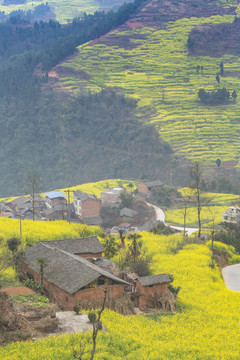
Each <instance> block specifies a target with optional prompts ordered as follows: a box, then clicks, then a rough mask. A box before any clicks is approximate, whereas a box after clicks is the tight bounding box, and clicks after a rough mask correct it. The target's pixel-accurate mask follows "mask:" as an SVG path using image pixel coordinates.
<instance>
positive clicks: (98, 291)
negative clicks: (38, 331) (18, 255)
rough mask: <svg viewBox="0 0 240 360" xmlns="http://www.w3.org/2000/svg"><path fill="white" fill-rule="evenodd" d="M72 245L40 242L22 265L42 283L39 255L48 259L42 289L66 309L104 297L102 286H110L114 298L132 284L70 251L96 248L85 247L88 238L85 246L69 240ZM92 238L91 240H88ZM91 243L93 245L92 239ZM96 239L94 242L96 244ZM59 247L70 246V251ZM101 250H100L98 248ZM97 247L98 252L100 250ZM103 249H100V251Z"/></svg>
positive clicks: (88, 250) (84, 250) (86, 250)
mask: <svg viewBox="0 0 240 360" xmlns="http://www.w3.org/2000/svg"><path fill="white" fill-rule="evenodd" d="M69 240H70V245H71V246H68V245H67V242H66V241H65V240H63V241H64V244H63V243H61V244H60V241H57V242H56V241H55V242H53V241H51V242H50V241H49V242H47V241H45V242H42V241H41V242H39V243H38V244H36V245H35V246H33V247H31V248H29V249H28V250H27V251H26V259H25V260H24V264H23V268H24V269H25V270H26V271H27V273H28V274H29V275H30V276H31V277H32V278H33V279H34V281H36V282H40V280H41V274H40V265H39V262H38V259H39V258H42V259H44V260H45V266H44V273H43V277H42V284H43V288H44V290H45V291H46V293H47V294H48V295H49V297H50V298H52V299H54V300H55V301H57V302H58V303H59V304H61V305H62V306H63V307H64V308H65V309H69V310H72V309H73V306H74V305H75V304H76V303H79V304H80V306H84V304H88V303H89V301H96V300H102V299H103V297H104V292H103V291H102V287H103V286H107V288H108V295H109V297H110V298H112V299H115V298H117V297H119V296H121V294H123V293H124V292H125V289H126V286H127V287H129V286H130V284H129V283H128V282H126V281H124V280H122V279H120V278H118V277H117V276H115V275H113V274H111V273H110V272H108V271H105V270H104V269H102V268H100V267H99V266H96V265H94V264H93V263H91V262H90V261H88V260H87V259H86V258H84V257H82V256H77V255H74V254H73V253H71V251H74V252H76V251H77V252H79V251H80V253H81V254H82V253H84V254H85V255H86V252H88V254H89V253H90V252H91V251H93V252H94V253H95V250H96V249H95V248H93V249H91V248H86V247H84V246H86V244H87V243H86V240H87V239H86V238H85V240H83V242H82V244H84V246H83V248H82V249H79V247H78V246H77V241H76V240H81V239H69ZM88 240H89V239H88ZM89 243H90V244H92V242H91V240H89ZM95 243H96V242H95V241H93V244H95ZM60 247H62V248H64V247H67V248H68V252H67V251H65V250H63V249H61V248H60ZM98 250H101V249H98ZM98 250H97V251H98ZM100 252H101V251H100Z"/></svg>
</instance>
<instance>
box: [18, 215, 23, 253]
mask: <svg viewBox="0 0 240 360" xmlns="http://www.w3.org/2000/svg"><path fill="white" fill-rule="evenodd" d="M19 213H20V242H21V248H23V243H22V211H21V210H20V212H19Z"/></svg>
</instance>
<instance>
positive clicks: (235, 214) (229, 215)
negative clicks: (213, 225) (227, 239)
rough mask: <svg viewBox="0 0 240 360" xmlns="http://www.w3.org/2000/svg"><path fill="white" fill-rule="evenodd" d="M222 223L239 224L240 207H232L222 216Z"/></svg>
mask: <svg viewBox="0 0 240 360" xmlns="http://www.w3.org/2000/svg"><path fill="white" fill-rule="evenodd" d="M222 222H227V223H232V224H237V223H239V222H240V207H238V206H230V208H229V209H228V210H227V211H226V212H225V213H223V214H222Z"/></svg>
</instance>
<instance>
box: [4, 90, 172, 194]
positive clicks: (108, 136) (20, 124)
mask: <svg viewBox="0 0 240 360" xmlns="http://www.w3.org/2000/svg"><path fill="white" fill-rule="evenodd" d="M15 99H16V98H15ZM0 106H1V114H0V127H1V143H2V146H1V151H0V161H1V174H2V176H1V180H0V184H1V186H0V189H1V195H5V194H7V193H12V194H14V193H16V194H17V193H21V192H22V191H23V190H24V188H25V185H24V183H25V180H26V175H27V173H28V172H31V171H38V173H39V174H41V177H42V179H43V189H51V188H56V187H63V186H66V185H74V184H77V183H81V182H87V181H89V180H93V181H94V180H99V179H101V178H111V177H120V176H121V177H141V175H142V174H143V169H144V172H145V174H146V175H149V176H150V175H152V174H153V173H154V172H156V174H155V176H157V174H159V173H161V171H162V172H164V169H165V168H166V163H167V162H169V161H170V154H171V150H170V148H169V146H168V145H167V144H165V143H164V142H161V141H160V140H159V138H158V134H157V132H156V130H155V129H154V127H152V126H147V127H146V126H145V125H142V124H141V123H139V122H138V121H137V120H136V119H135V115H134V113H135V109H136V101H135V100H131V99H126V98H125V97H124V96H120V95H116V94H115V93H113V92H107V91H103V92H101V93H99V94H97V95H82V96H79V97H77V98H66V99H65V100H63V99H62V98H61V99H58V98H56V96H55V95H54V94H53V93H52V92H49V93H46V94H43V95H41V96H40V97H39V98H37V97H36V96H34V94H33V97H32V98H30V97H27V98H26V99H24V98H23V99H20V98H18V99H16V101H15V102H10V101H8V99H6V98H5V99H4V98H2V99H0ZM6 159H7V161H6Z"/></svg>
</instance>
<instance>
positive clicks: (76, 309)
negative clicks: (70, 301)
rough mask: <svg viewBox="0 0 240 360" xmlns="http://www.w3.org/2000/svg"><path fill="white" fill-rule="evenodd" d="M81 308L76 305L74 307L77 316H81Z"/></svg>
mask: <svg viewBox="0 0 240 360" xmlns="http://www.w3.org/2000/svg"><path fill="white" fill-rule="evenodd" d="M80 309H81V308H80V306H79V304H77V303H76V304H75V305H74V307H73V311H75V313H76V315H79V311H80Z"/></svg>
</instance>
